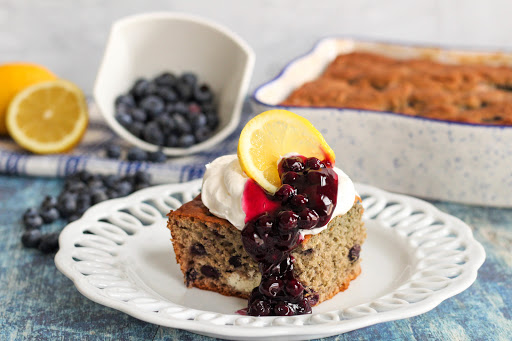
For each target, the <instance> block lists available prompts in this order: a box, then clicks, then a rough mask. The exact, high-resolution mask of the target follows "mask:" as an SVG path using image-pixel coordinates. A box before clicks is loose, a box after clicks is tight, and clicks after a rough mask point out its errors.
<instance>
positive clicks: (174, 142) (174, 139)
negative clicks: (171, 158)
mask: <svg viewBox="0 0 512 341" xmlns="http://www.w3.org/2000/svg"><path fill="white" fill-rule="evenodd" d="M165 145H166V146H167V147H177V146H178V136H176V135H174V134H173V135H169V136H167V139H166V141H165Z"/></svg>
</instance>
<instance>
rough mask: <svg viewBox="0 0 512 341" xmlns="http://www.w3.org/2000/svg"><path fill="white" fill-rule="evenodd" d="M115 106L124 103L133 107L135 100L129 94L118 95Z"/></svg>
mask: <svg viewBox="0 0 512 341" xmlns="http://www.w3.org/2000/svg"><path fill="white" fill-rule="evenodd" d="M115 104H116V107H117V106H119V105H120V104H123V105H126V106H128V107H134V106H135V100H134V99H133V97H132V96H131V95H129V94H128V95H120V96H118V97H117V98H116V102H115Z"/></svg>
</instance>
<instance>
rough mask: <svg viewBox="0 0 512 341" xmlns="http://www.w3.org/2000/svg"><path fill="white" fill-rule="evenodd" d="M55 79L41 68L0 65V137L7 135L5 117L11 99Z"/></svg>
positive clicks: (10, 64)
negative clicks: (35, 85) (19, 93)
mask: <svg viewBox="0 0 512 341" xmlns="http://www.w3.org/2000/svg"><path fill="white" fill-rule="evenodd" d="M56 78H57V77H56V76H55V75H54V74H53V73H52V72H50V71H49V70H48V69H46V68H45V67H43V66H40V65H36V64H30V63H7V64H3V65H0V135H3V134H6V133H7V128H6V126H5V115H6V113H7V107H8V106H9V103H10V102H11V100H12V99H13V97H14V96H15V95H16V94H17V93H18V92H20V91H21V90H23V89H25V88H27V87H28V86H30V85H32V84H36V83H39V82H44V81H49V80H54V79H56Z"/></svg>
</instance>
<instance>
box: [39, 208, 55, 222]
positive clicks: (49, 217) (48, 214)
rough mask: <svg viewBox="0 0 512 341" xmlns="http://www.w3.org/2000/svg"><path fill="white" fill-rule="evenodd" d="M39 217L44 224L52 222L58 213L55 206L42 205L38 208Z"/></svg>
mask: <svg viewBox="0 0 512 341" xmlns="http://www.w3.org/2000/svg"><path fill="white" fill-rule="evenodd" d="M40 214H41V218H43V221H44V222H45V223H46V224H49V223H53V222H54V221H55V220H57V219H59V217H60V213H59V211H58V210H57V208H56V207H44V208H41V210H40Z"/></svg>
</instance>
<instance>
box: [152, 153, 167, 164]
mask: <svg viewBox="0 0 512 341" xmlns="http://www.w3.org/2000/svg"><path fill="white" fill-rule="evenodd" d="M148 160H149V161H151V162H156V163H163V162H165V161H167V156H166V155H165V154H164V153H163V152H162V151H161V150H157V151H156V152H151V153H148Z"/></svg>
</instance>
